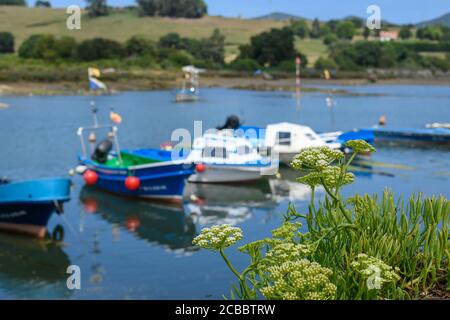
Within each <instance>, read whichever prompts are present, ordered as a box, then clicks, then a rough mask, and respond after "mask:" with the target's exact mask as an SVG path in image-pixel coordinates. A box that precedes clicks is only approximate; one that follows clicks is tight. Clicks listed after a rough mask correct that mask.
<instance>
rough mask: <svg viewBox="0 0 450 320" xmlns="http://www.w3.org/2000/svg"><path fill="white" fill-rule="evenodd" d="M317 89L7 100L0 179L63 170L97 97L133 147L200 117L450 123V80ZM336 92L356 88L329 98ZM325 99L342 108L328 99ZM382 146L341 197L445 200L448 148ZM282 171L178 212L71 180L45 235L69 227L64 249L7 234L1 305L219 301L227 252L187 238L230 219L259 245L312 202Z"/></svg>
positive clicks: (156, 141) (0, 257) (206, 196)
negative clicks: (74, 284) (192, 98)
mask: <svg viewBox="0 0 450 320" xmlns="http://www.w3.org/2000/svg"><path fill="white" fill-rule="evenodd" d="M320 88H321V89H325V90H328V89H329V90H330V93H327V92H326V91H325V92H320V93H305V94H303V95H302V97H301V99H300V101H298V100H296V99H294V98H293V97H292V95H291V94H290V93H284V92H257V91H244V90H231V89H221V88H213V89H203V90H202V92H201V96H202V100H201V101H199V102H197V103H190V104H183V103H179V104H175V103H173V94H172V92H170V91H153V92H124V93H118V94H113V95H109V96H96V97H91V96H52V97H42V96H36V97H2V98H1V102H3V103H7V104H8V105H10V107H9V108H8V109H5V110H0V150H1V151H0V155H1V157H0V176H8V177H10V178H12V179H14V180H20V179H29V178H39V177H53V176H67V173H68V171H69V170H70V169H71V168H73V167H74V166H75V165H76V163H77V160H76V159H77V155H78V154H79V153H80V151H81V148H80V143H79V139H78V137H77V135H76V130H77V128H78V127H79V126H84V125H90V124H92V116H91V113H90V102H91V101H92V100H94V101H95V103H96V105H97V107H98V108H99V120H100V122H106V121H109V119H108V114H109V110H110V108H111V107H113V108H114V110H115V111H116V112H118V113H119V114H120V115H121V116H122V118H123V123H122V124H121V125H120V133H119V138H120V143H121V147H122V148H126V149H132V148H145V147H159V146H160V144H161V143H163V142H165V141H169V140H170V138H171V134H172V132H173V130H175V129H177V128H185V129H187V130H189V131H191V132H193V129H194V121H200V120H201V121H202V125H203V129H204V130H205V129H207V128H212V127H216V126H218V125H220V124H222V123H223V122H224V121H225V118H226V117H227V116H228V115H230V114H236V115H238V116H239V117H240V118H241V119H242V120H243V121H244V122H245V124H246V125H255V126H260V127H265V126H266V125H267V124H270V123H277V122H283V121H289V122H294V123H299V124H305V125H308V126H310V127H312V128H313V129H314V130H316V131H337V130H342V131H347V130H351V129H353V128H358V127H368V126H372V125H374V124H376V122H377V121H378V118H379V117H380V116H381V115H385V116H386V119H387V125H386V126H387V127H416V128H421V127H423V126H424V125H425V124H426V123H432V122H450V87H448V86H403V85H390V86H384V85H370V86H359V87H350V86H333V87H331V86H329V87H327V86H322V87H320ZM331 89H343V90H346V91H347V92H348V93H346V94H338V95H331ZM327 97H332V99H333V101H334V102H335V104H334V106H332V107H328V106H327V103H326V98H327ZM376 147H377V152H376V153H375V154H374V155H372V156H371V158H370V159H367V160H365V162H364V165H363V166H362V167H361V168H360V169H357V171H356V172H355V173H356V175H357V179H356V182H355V183H354V184H352V185H351V186H348V187H346V188H345V190H344V193H345V194H347V195H350V194H353V193H355V192H358V193H381V192H382V191H383V190H384V189H385V188H390V189H393V190H394V191H395V193H396V195H398V196H403V197H409V196H411V195H412V194H414V193H419V192H422V193H424V194H426V195H433V194H443V195H444V196H446V197H449V196H450V151H449V149H445V148H430V147H427V148H424V147H422V148H410V147H400V146H388V145H383V146H376ZM280 173H281V178H278V179H277V178H273V179H269V180H263V181H261V182H260V183H257V184H249V185H239V186H234V185H223V186H221V185H188V186H187V187H186V191H185V193H186V201H185V203H184V205H183V207H173V206H167V205H161V204H152V203H149V202H142V201H133V200H129V199H123V198H120V197H116V196H113V195H110V194H105V193H102V192H99V191H96V190H92V189H87V188H85V187H83V181H82V178H81V177H79V176H76V177H74V178H73V179H72V180H73V189H72V199H71V201H70V202H68V203H67V204H66V206H65V213H64V215H62V216H58V215H54V216H53V217H52V218H51V221H50V223H49V230H50V232H51V231H53V230H54V229H55V228H56V227H57V226H62V227H63V230H64V241H63V242H62V243H60V244H55V243H52V242H51V241H47V242H42V241H41V242H38V241H36V240H34V239H30V238H26V237H21V236H15V235H7V234H0V299H24V298H36V299H42V298H50V299H66V298H67V299H221V298H222V295H223V294H225V295H228V294H229V290H230V284H231V283H232V282H233V281H234V280H235V279H234V278H233V275H232V274H231V273H230V272H229V270H228V269H227V267H226V265H225V264H224V263H223V261H222V260H221V258H220V256H219V255H218V254H215V253H212V252H207V251H202V250H198V249H197V248H195V247H194V246H193V245H192V244H191V243H192V239H193V238H194V237H195V236H196V235H197V234H198V233H199V232H200V230H201V228H202V227H205V226H210V225H213V224H219V223H230V224H233V225H236V226H238V227H240V228H242V229H243V231H244V240H245V241H253V240H256V239H260V238H263V237H266V236H269V235H270V230H272V229H274V228H276V227H277V226H278V225H279V224H280V222H281V220H282V215H283V214H284V213H285V212H286V209H287V207H288V205H289V203H292V204H293V205H295V207H296V208H297V209H298V210H299V211H304V210H306V208H307V203H308V200H309V195H310V194H309V190H308V188H306V187H304V186H302V185H299V184H297V183H296V182H295V178H296V176H297V173H296V172H295V171H292V170H291V169H288V168H283V169H282V170H281V171H280ZM191 195H195V197H191ZM192 199H195V201H193V200H192ZM245 241H243V242H242V243H244V242H245ZM228 253H229V257H230V259H231V261H232V262H233V263H234V264H235V266H236V267H237V268H238V269H241V268H242V267H244V266H245V265H246V263H247V262H248V260H247V256H245V255H243V254H240V253H238V252H237V251H236V250H234V249H233V248H231V249H228ZM69 265H77V266H79V267H80V270H81V289H80V290H69V289H68V288H67V286H66V280H67V277H68V276H69V275H68V274H67V273H66V269H67V267H68V266H69Z"/></svg>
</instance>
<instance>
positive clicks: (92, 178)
mask: <svg viewBox="0 0 450 320" xmlns="http://www.w3.org/2000/svg"><path fill="white" fill-rule="evenodd" d="M83 179H84V182H86V184H87V185H88V186H93V185H94V184H96V183H97V180H98V174H97V172H95V171H92V170H86V172H85V173H84V174H83Z"/></svg>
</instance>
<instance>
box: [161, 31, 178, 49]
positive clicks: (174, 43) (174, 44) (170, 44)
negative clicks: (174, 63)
mask: <svg viewBox="0 0 450 320" xmlns="http://www.w3.org/2000/svg"><path fill="white" fill-rule="evenodd" d="M158 46H159V47H160V48H174V49H180V46H181V37H180V35H179V34H178V33H176V32H171V33H168V34H166V35H165V36H162V37H161V38H160V39H159V42H158Z"/></svg>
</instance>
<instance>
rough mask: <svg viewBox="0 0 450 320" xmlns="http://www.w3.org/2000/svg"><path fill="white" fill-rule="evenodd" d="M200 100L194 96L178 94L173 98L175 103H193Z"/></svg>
mask: <svg viewBox="0 0 450 320" xmlns="http://www.w3.org/2000/svg"><path fill="white" fill-rule="evenodd" d="M198 100H200V97H199V96H198V95H195V94H186V93H178V94H177V95H176V96H175V102H195V101H198Z"/></svg>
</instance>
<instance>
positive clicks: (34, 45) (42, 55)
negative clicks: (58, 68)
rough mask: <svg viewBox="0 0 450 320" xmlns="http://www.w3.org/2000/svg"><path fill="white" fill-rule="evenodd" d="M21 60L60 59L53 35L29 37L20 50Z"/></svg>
mask: <svg viewBox="0 0 450 320" xmlns="http://www.w3.org/2000/svg"><path fill="white" fill-rule="evenodd" d="M19 56H20V57H21V58H32V59H46V60H51V59H55V58H57V57H58V53H57V45H56V40H55V37H54V36H53V35H49V34H34V35H31V36H30V37H28V38H27V39H26V40H25V41H24V42H23V43H22V45H21V46H20V48H19Z"/></svg>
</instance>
